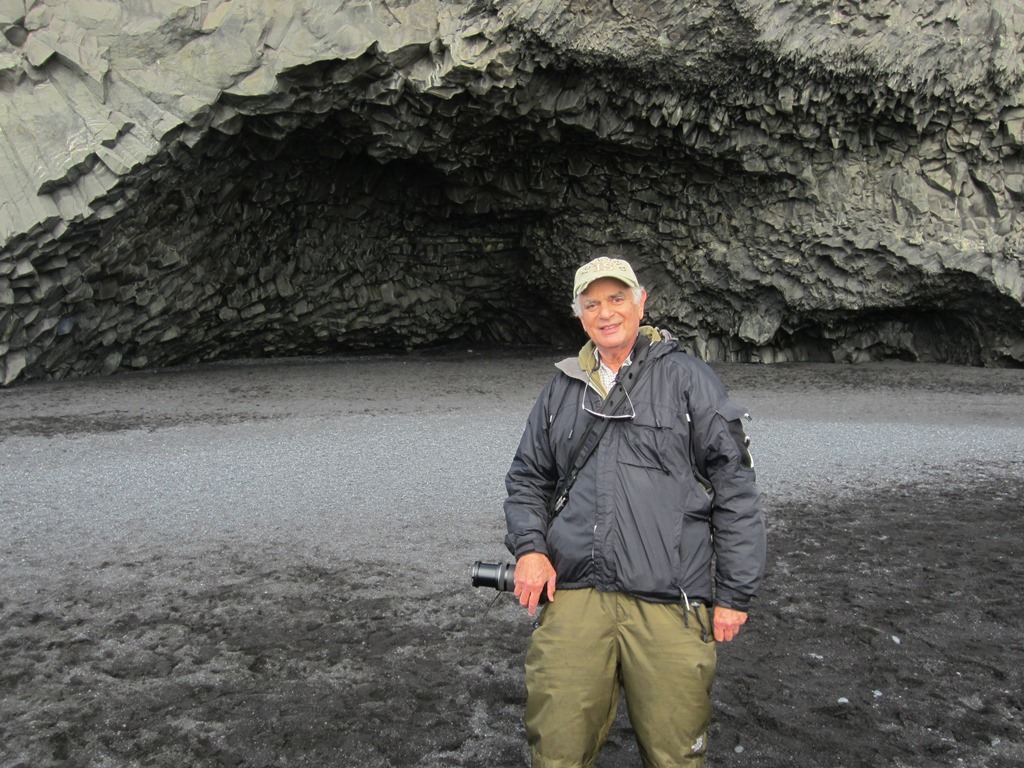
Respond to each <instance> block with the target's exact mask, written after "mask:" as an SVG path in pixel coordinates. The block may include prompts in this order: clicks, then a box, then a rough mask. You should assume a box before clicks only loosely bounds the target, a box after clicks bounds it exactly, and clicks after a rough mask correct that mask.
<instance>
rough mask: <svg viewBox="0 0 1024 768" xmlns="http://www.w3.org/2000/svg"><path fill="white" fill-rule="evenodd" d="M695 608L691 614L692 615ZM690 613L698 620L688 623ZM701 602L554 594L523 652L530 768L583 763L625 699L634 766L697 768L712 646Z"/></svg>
mask: <svg viewBox="0 0 1024 768" xmlns="http://www.w3.org/2000/svg"><path fill="white" fill-rule="evenodd" d="M695 611H696V612H698V613H695ZM698 618H699V621H698ZM701 622H702V623H703V626H704V627H706V628H707V629H708V630H710V629H711V623H710V618H709V616H708V610H707V608H705V607H703V606H700V607H694V609H693V610H691V611H690V612H689V613H688V614H687V616H686V621H684V615H683V607H682V606H680V605H662V604H657V603H648V602H644V601H643V600H639V599H637V598H634V597H629V596H627V595H623V594H619V593H615V592H598V591H596V590H593V589H574V590H561V591H559V592H558V593H556V595H555V600H554V602H553V603H551V604H550V605H548V606H547V607H546V608H545V609H544V613H543V614H542V615H541V619H540V622H539V625H538V627H537V629H535V630H534V633H533V638H532V640H531V642H530V648H529V651H528V652H527V655H526V736H527V740H528V742H529V745H530V753H531V755H532V758H533V768H592V766H593V765H594V763H595V762H596V761H597V756H598V753H599V752H600V750H601V746H602V745H603V744H604V742H605V739H606V738H607V737H608V732H609V731H610V729H611V727H612V723H613V722H614V720H615V715H616V712H617V711H618V704H619V690H620V689H621V690H622V691H623V692H624V694H625V697H626V707H627V711H628V712H629V720H630V724H631V725H632V726H633V731H634V732H635V733H636V740H637V745H638V746H639V748H640V755H641V758H642V760H643V765H644V768H683V766H686V768H700V767H702V766H704V753H705V750H706V749H707V729H708V726H709V725H710V723H711V687H712V684H713V683H714V679H715V665H716V658H717V657H716V652H715V643H714V640H713V639H711V640H710V642H705V641H704V639H703V637H702V630H701Z"/></svg>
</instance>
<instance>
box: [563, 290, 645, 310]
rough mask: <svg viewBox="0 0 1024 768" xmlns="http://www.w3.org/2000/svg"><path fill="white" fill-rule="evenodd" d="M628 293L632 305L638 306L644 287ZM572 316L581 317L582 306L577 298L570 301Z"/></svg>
mask: <svg viewBox="0 0 1024 768" xmlns="http://www.w3.org/2000/svg"><path fill="white" fill-rule="evenodd" d="M629 292H630V293H632V294H633V303H634V304H639V303H640V299H642V298H643V296H644V287H643V286H642V285H641V286H640V287H639V288H630V289H629ZM572 316H573V317H583V305H582V304H580V297H579V296H577V297H576V298H575V299H573V300H572Z"/></svg>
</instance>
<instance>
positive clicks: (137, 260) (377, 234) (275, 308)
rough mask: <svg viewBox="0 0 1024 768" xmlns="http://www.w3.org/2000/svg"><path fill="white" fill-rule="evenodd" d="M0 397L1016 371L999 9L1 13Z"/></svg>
mask: <svg viewBox="0 0 1024 768" xmlns="http://www.w3.org/2000/svg"><path fill="white" fill-rule="evenodd" d="M0 29H2V31H3V35H2V36H0V94H2V97H3V98H2V99H0V129H2V137H0V189H2V190H3V192H2V193H0V383H2V384H4V385H7V384H10V383H12V382H15V381H18V380H27V379H33V378H57V377H66V376H75V375H87V374H94V373H113V372H116V371H118V370H122V369H133V368H144V367H152V366H165V365H171V364H179V363H193V362H198V361H204V360H214V359H218V358H226V357H238V356H271V355H296V354H318V353H323V352H329V351H336V350H355V349H366V348H375V347H376V348H391V349H396V348H397V349H401V348H406V349H409V348H416V347H421V346H425V345H431V344H437V343H444V342H454V341H464V342H472V343H501V344H522V343H545V344H546V343H563V342H569V341H571V340H574V339H576V338H578V329H577V328H576V327H575V325H574V322H575V321H573V320H572V318H571V317H570V315H569V310H568V301H567V296H566V290H567V289H566V286H567V284H568V282H569V279H570V277H571V274H572V270H574V269H575V267H576V266H578V264H579V263H580V262H581V261H582V260H584V259H586V258H587V257H589V256H590V254H592V253H594V252H595V250H596V249H598V248H601V247H606V246H610V247H614V248H617V249H620V250H621V251H622V252H624V253H625V254H627V255H628V256H629V257H630V258H632V259H633V261H634V262H635V264H636V266H637V267H638V272H639V273H640V275H641V278H642V279H643V281H644V282H645V284H646V286H647V287H648V289H649V290H650V291H651V294H652V298H651V301H650V303H649V314H650V315H651V316H652V318H653V319H654V320H656V321H657V322H659V323H661V324H663V325H665V326H666V327H669V328H672V329H673V330H674V331H675V332H676V333H677V334H678V335H680V336H681V337H682V338H683V339H684V340H686V341H687V343H688V344H689V345H690V347H691V348H692V350H693V351H694V352H695V353H696V354H699V355H701V356H703V357H705V358H707V359H711V360H749V361H764V362H775V361H791V360H795V361H799V360H836V361H860V360H869V359H879V358H885V357H900V358H904V359H912V360H924V361H929V360H936V361H949V362H957V363H969V364H988V365H1020V364H1024V243H1022V232H1024V218H1022V216H1021V213H1022V207H1024V154H1022V147H1024V42H1022V36H1024V11H1022V10H1021V9H1020V8H1019V7H1018V5H1017V3H1015V2H1013V1H1012V0H1005V1H1002V0H989V2H984V3H978V2H970V3H968V2H966V0H950V1H949V2H944V3H934V2H923V1H922V2H906V1H905V0H904V1H903V2H898V3H897V2H882V1H881V0H879V2H871V3H853V2H837V1H835V0H829V1H828V2H822V1H820V0H792V1H791V2H777V1H776V0H773V1H772V2H768V0H718V1H717V2H715V1H714V0H712V2H707V3H682V2H650V0H645V1H643V2H641V0H614V2H600V3H598V2H564V1H561V2H555V1H554V0H520V1H519V2H507V1H504V0H490V1H485V0H476V1H471V0H466V1H465V2H441V1H440V0H391V2H386V1H384V0H376V1H374V2H371V1H370V0H364V1H362V2H343V3H337V2H332V3H327V2H322V1H317V0H308V1H307V2H294V3H281V2H273V0H231V1H228V2H217V1H216V0H208V1H206V0H204V1H202V2H201V1H200V0H151V2H148V3H145V4H123V3H119V2H114V1H113V0H44V1H39V0H0Z"/></svg>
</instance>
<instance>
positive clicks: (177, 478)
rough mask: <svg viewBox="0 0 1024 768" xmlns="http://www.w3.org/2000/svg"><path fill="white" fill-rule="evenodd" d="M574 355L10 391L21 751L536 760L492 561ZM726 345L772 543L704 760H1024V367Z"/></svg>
mask: <svg viewBox="0 0 1024 768" xmlns="http://www.w3.org/2000/svg"><path fill="white" fill-rule="evenodd" d="M555 357H556V355H555V354H553V353H542V352H537V353H494V354H487V355H481V354H477V353H472V352H465V351H464V352H447V353H443V354H442V353H438V354H418V355H408V356H373V357H363V358H355V359H342V358H332V359H318V360H309V359H296V360H279V361H261V362H239V363H233V364H217V365H209V366H200V367H195V368H181V369H174V370H165V371H159V372H140V373H136V374H127V375H120V376H115V377H110V378H96V379H88V380H81V381H69V382H52V383H36V384H28V385H22V386H17V387H14V388H10V389H7V390H0V456H2V459H3V469H2V472H0V530H2V531H3V534H2V537H0V768H15V767H23V768H45V767H47V766H71V767H81V768H86V767H89V768H92V767H94V766H95V767H97V768H98V767H100V766H111V767H113V766H253V767H255V766H260V767H270V766H275V767H277V766H280V767H281V768H284V767H286V766H341V767H345V766H353V767H354V766H359V767H360V768H399V767H403V766H415V767H417V768H440V767H442V766H465V767H473V768H483V767H488V768H489V767H495V768H500V767H503V766H504V767H508V768H511V767H512V766H523V765H526V764H527V760H526V752H525V745H524V737H523V729H522V724H521V714H522V706H523V701H524V691H523V685H522V663H523V657H524V654H525V649H526V646H527V643H528V639H529V632H530V622H529V620H528V619H527V617H526V616H525V614H524V613H523V612H522V611H521V609H519V608H518V606H517V605H515V604H514V603H513V602H512V600H511V598H510V597H509V596H507V595H502V594H498V593H495V592H493V591H492V590H475V589H473V588H472V587H471V586H470V579H469V574H470V568H471V565H472V563H473V562H474V561H475V560H486V561H493V562H499V561H502V560H504V559H506V557H507V553H506V552H505V551H504V550H503V548H502V546H501V537H502V535H503V532H504V523H503V519H502V514H501V501H502V498H503V495H504V493H503V486H502V483H503V479H504V473H505V471H506V470H507V468H508V462H509V460H510V459H511V455H512V452H513V450H514V449H515V445H516V443H517V441H518V438H519V433H520V430H521V429H522V425H523V422H524V420H525V417H526V413H527V411H528V409H529V407H530V405H531V404H532V401H533V398H534V397H535V395H536V394H537V392H538V391H539V389H540V387H541V386H542V384H543V383H544V381H546V379H547V378H548V377H549V376H550V375H551V372H552V369H551V367H550V364H551V362H552V361H553V360H554V359H555ZM715 368H716V369H717V370H718V371H719V372H720V374H721V375H722V377H723V379H724V380H725V381H726V383H727V384H728V385H729V386H730V388H731V389H732V391H733V394H734V396H735V397H736V398H737V399H739V400H740V401H741V402H743V403H744V404H746V405H747V406H748V407H749V409H750V411H751V413H752V414H753V416H754V421H753V422H752V423H751V425H750V433H751V436H752V438H753V441H754V442H753V450H754V455H755V461H756V466H757V469H758V472H759V480H760V482H761V486H762V489H763V492H764V496H765V500H766V505H767V510H768V516H769V552H770V560H769V567H768V574H767V579H766V584H765V589H764V592H763V594H762V595H761V597H760V598H759V599H758V600H757V602H756V605H755V606H754V609H753V611H752V614H751V619H750V622H749V623H748V625H747V627H746V628H745V630H744V632H743V633H742V634H741V636H740V638H739V639H738V640H737V641H736V642H735V643H733V644H730V645H727V646H723V647H721V648H720V649H719V681H718V683H717V686H716V689H715V707H716V712H715V723H714V726H713V730H712V734H711V735H712V741H711V752H710V759H709V764H710V765H712V766H715V768H776V767H777V766H778V767H781V766H799V767H801V768H819V767H820V768H826V767H828V768H832V767H835V766H843V767H847V768H853V767H854V766H865V767H866V766H872V767H873V768H877V766H893V767H894V768H931V767H932V766H967V767H969V768H1011V767H1016V766H1020V765H1022V764H1024V637H1022V635H1024V617H1022V612H1021V610H1020V607H1019V606H1020V596H1021V592H1022V588H1024V564H1022V557H1024V514H1022V507H1024V503H1022V501H1021V499H1022V498H1024V413H1022V412H1024V371H1019V370H989V369H975V368H959V367H951V366H935V365H910V364H899V363H889V364H868V365H862V366H828V365H787V366H774V367H763V366H762V367H758V366H741V365H716V366H715ZM639 765H640V761H639V757H638V755H637V752H636V749H635V745H634V743H633V740H632V735H631V732H630V730H629V725H628V721H627V719H626V718H625V716H624V714H622V713H620V718H619V720H618V722H617V725H616V728H615V729H614V731H613V734H612V738H611V740H610V741H609V743H608V745H607V747H606V749H605V751H604V753H603V754H602V757H601V759H600V762H599V766H600V768H626V767H627V766H629V767H634V766H636V767H638V766H639Z"/></svg>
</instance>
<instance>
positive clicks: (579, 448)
mask: <svg viewBox="0 0 1024 768" xmlns="http://www.w3.org/2000/svg"><path fill="white" fill-rule="evenodd" d="M651 346H652V344H651V342H650V341H648V340H647V339H646V338H644V337H643V336H641V337H640V338H639V339H638V341H637V345H636V347H635V348H634V352H635V353H636V358H635V359H634V360H633V362H632V363H630V364H629V365H627V366H626V367H625V368H624V369H622V370H620V371H619V376H618V379H617V383H616V384H615V386H614V387H612V390H611V392H609V393H608V397H607V398H605V401H604V403H603V404H602V406H601V413H602V414H605V415H607V416H615V415H616V414H618V412H619V410H620V409H621V408H622V404H623V403H625V402H627V400H628V397H629V391H630V390H631V389H633V387H634V386H635V384H636V381H637V379H638V378H640V374H642V373H643V372H644V363H645V362H646V361H647V353H648V352H649V351H650V349H651ZM611 421H612V419H607V418H606V419H602V418H599V417H594V418H592V419H591V421H590V423H589V424H587V428H586V429H585V430H584V431H583V435H582V436H581V437H580V441H579V443H577V445H576V450H575V452H574V453H573V455H572V460H571V461H570V462H569V472H568V473H567V474H566V476H565V480H564V481H563V482H562V485H561V486H560V487H559V488H558V490H557V492H556V493H555V494H554V495H553V496H552V497H551V503H550V504H549V510H550V512H551V517H550V518H549V521H550V520H554V519H555V518H556V517H557V516H558V513H559V512H561V511H562V509H563V508H564V507H565V502H566V501H568V500H569V489H570V488H572V486H573V483H575V482H576V478H577V477H578V476H579V474H580V470H581V469H582V468H583V465H584V464H586V463H587V459H589V458H590V456H591V454H592V453H593V452H594V449H595V448H597V444H598V443H599V442H600V441H601V437H602V436H603V435H604V433H605V430H606V429H608V424H609V423H610V422H611Z"/></svg>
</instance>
